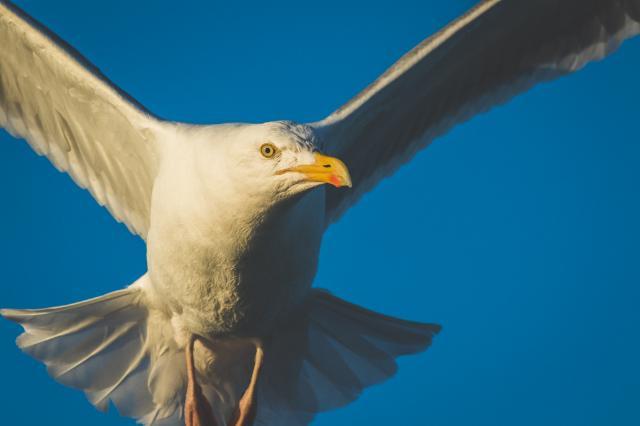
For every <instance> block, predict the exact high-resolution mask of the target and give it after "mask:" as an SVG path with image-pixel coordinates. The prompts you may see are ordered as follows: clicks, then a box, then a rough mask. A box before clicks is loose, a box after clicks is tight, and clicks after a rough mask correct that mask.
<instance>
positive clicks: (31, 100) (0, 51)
mask: <svg viewBox="0 0 640 426" xmlns="http://www.w3.org/2000/svg"><path fill="white" fill-rule="evenodd" d="M0 127H4V128H5V129H7V130H8V131H9V132H10V133H11V134H13V135H14V136H16V137H21V138H24V139H26V140H27V141H28V142H29V144H30V145H31V147H32V148H33V149H34V150H35V151H36V152H37V153H38V154H40V155H46V156H47V157H48V158H49V160H50V161H51V162H52V163H53V164H54V165H55V166H56V168H58V169H59V170H61V171H65V172H68V173H69V174H70V175H71V177H72V178H73V180H74V181H75V182H76V183H77V184H78V185H80V186H81V187H83V188H86V189H88V190H89V191H90V192H91V194H92V195H93V196H94V198H95V199H96V200H97V201H98V203H100V204H101V205H103V206H106V207H107V209H108V210H109V211H110V212H111V214H112V215H113V216H114V217H115V218H116V219H117V220H118V221H121V222H124V223H125V224H126V225H127V227H128V228H129V229H130V230H131V231H132V232H135V233H137V234H138V235H140V236H141V237H142V238H145V237H146V234H147V229H148V222H149V203H150V198H151V189H152V184H153V179H154V177H155V174H156V169H157V164H158V156H159V152H158V146H157V145H158V144H157V136H158V134H159V133H158V132H159V131H160V129H161V128H162V122H160V121H159V120H157V119H155V118H153V117H151V115H149V114H148V113H146V112H145V110H144V109H143V108H142V107H141V106H139V105H138V104H137V103H136V102H135V101H133V100H132V99H130V98H128V96H127V95H126V94H124V93H123V92H121V91H119V90H118V89H117V88H116V87H115V86H114V85H112V84H111V83H110V82H109V81H108V80H107V79H106V77H104V76H103V75H102V74H101V73H100V71H98V70H97V69H96V68H95V67H94V66H92V65H91V64H90V63H89V62H88V61H87V60H85V59H84V58H82V56H80V55H79V54H78V53H77V52H75V51H74V50H73V49H72V48H70V47H69V46H67V45H66V44H65V43H64V42H62V41H61V40H59V39H58V38H57V37H56V36H55V35H53V34H52V33H50V32H49V31H48V30H47V29H46V28H44V27H43V26H42V25H40V24H38V23H36V22H35V21H34V20H33V19H31V18H29V17H28V16H27V15H26V14H25V13H24V12H22V11H21V10H19V9H18V8H17V7H16V6H14V5H11V4H9V3H8V2H5V1H2V0H0Z"/></svg>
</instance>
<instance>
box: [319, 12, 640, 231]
mask: <svg viewBox="0 0 640 426" xmlns="http://www.w3.org/2000/svg"><path fill="white" fill-rule="evenodd" d="M639 32H640V0H483V1H480V2H479V3H478V4H477V6H476V7H474V8H473V9H471V10H470V11H469V12H468V13H466V14H464V15H462V16H461V17H459V18H458V19H457V20H455V21H454V22H452V23H451V24H450V25H448V26H446V27H445V28H444V29H443V30H442V31H440V32H438V33H436V34H435V35H433V36H432V37H429V38H428V39H426V40H424V41H423V42H422V43H420V44H419V45H418V46H416V47H415V48H414V49H413V50H411V51H410V52H408V53H407V54H406V55H404V56H403V57H402V58H401V59H400V60H399V61H398V62H396V63H395V64H394V65H392V66H391V68H389V70H387V71H386V72H385V73H384V74H382V75H381V76H380V77H379V78H378V79H377V80H376V81H374V82H373V83H372V84H371V85H369V87H367V88H366V89H364V90H363V91H362V92H361V93H360V94H358V95H357V96H355V97H354V98H353V99H352V100H351V101H349V102H348V103H346V104H345V105H344V106H342V107H341V108H339V109H338V110H336V111H335V112H334V113H333V114H331V115H329V116H328V117H327V118H325V119H324V120H322V121H319V122H316V123H313V124H312V126H313V127H315V128H316V130H317V132H318V135H319V136H320V138H321V143H322V145H323V146H322V148H323V150H324V151H325V152H326V153H327V154H330V155H333V156H336V157H338V158H340V159H341V160H343V161H344V162H345V163H346V164H347V166H348V167H349V171H350V172H351V177H352V179H353V185H354V186H353V189H352V190H350V191H333V190H328V191H327V214H326V217H327V222H328V223H331V222H333V221H335V220H337V218H338V217H340V215H341V214H342V213H343V212H344V211H345V210H346V209H348V208H349V207H350V206H351V205H353V204H354V203H355V202H356V201H357V200H358V199H359V198H360V197H361V196H362V195H363V194H364V193H365V192H367V191H369V190H370V189H372V188H373V187H374V186H375V185H376V184H377V183H378V182H379V181H380V180H381V179H383V178H385V177H387V176H389V175H390V174H392V173H393V172H395V171H396V170H397V169H398V168H399V167H400V166H401V165H402V164H404V163H405V162H407V161H409V160H410V159H411V158H412V157H413V155H415V154H416V153H417V152H418V151H419V150H421V149H422V148H424V147H426V146H427V145H428V144H429V143H430V142H431V141H433V140H434V139H435V138H437V137H438V136H440V135H442V134H444V133H445V132H447V131H448V130H449V129H451V128H452V127H453V126H455V125H456V124H458V123H461V122H463V121H465V120H467V119H469V118H471V117H473V116H474V115H476V114H479V113H481V112H483V111H486V110H488V109H490V108H491V107H493V106H495V105H497V104H500V103H502V102H505V101H507V100H508V99H510V98H511V97H513V96H515V95H517V94H518V93H521V92H523V91H525V90H527V89H529V88H530V87H532V86H533V85H535V84H537V83H540V82H542V81H546V80H550V79H552V78H555V77H559V76H561V75H565V74H568V73H571V72H573V71H576V70H578V69H580V68H582V67H583V66H584V65H585V64H587V63H588V62H590V61H594V60H598V59H602V58H603V57H605V56H606V55H607V54H609V53H611V52H612V51H613V50H615V48H616V47H617V46H618V45H619V44H620V43H621V42H622V41H624V40H625V39H627V38H629V37H632V36H634V35H636V34H638V33H639Z"/></svg>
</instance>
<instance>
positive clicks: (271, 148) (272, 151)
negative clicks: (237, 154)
mask: <svg viewBox="0 0 640 426" xmlns="http://www.w3.org/2000/svg"><path fill="white" fill-rule="evenodd" d="M277 151H278V149H277V148H276V147H275V145H274V144H272V143H265V144H263V145H262V146H261V147H260V154H262V156H263V157H265V158H272V157H273V156H274V155H276V152H277Z"/></svg>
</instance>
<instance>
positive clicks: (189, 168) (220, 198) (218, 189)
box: [0, 0, 640, 426]
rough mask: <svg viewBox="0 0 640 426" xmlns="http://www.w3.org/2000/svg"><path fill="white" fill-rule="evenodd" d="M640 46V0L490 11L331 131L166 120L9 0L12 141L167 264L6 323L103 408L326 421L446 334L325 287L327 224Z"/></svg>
mask: <svg viewBox="0 0 640 426" xmlns="http://www.w3.org/2000/svg"><path fill="white" fill-rule="evenodd" d="M639 32H640V0H535V1H534V0H487V1H482V2H480V3H478V4H477V5H476V6H475V7H474V8H472V9H471V10H470V11H469V12H467V13H466V14H464V15H463V16H461V17H460V18H458V19H457V20H455V21H454V22H452V23H451V24H450V25H448V26H446V27H445V28H444V29H443V30H441V31H440V32H438V33H437V34H435V35H433V36H432V37H430V38H428V39H426V40H425V41H424V42H422V43H420V44H419V45H418V46H416V47H415V48H414V49H413V50H411V51H410V52H408V53H407V54H406V55H405V56H404V57H402V58H401V59H400V60H399V61H398V62H397V63H396V64H394V65H393V66H392V67H391V68H390V69H389V70H388V71H386V72H385V73H384V74H383V75H382V76H380V77H379V78H378V79H377V80H376V81H374V82H373V83H372V84H371V85H370V86H369V87H367V88H365V89H364V90H363V91H362V92H361V93H360V94H358V95H357V96H356V97H354V98H353V99H352V100H350V101H349V102H347V103H346V104H345V105H344V106H343V107H341V108H340V109H338V110H337V111H335V112H333V113H332V114H330V115H329V116H328V117H326V118H324V119H322V120H320V121H317V122H313V123H306V124H304V123H294V122H291V121H275V122H268V123H260V124H248V123H232V124H219V125H208V126H196V125H189V124H185V123H176V122H171V121H167V120H162V119H160V118H158V117H156V116H154V115H153V114H152V113H151V112H149V111H148V110H146V109H145V108H144V107H142V106H141V105H140V104H139V103H137V102H136V101H135V100H133V99H132V98H131V97H129V96H128V95H126V94H125V93H124V92H123V91H121V90H120V89H118V88H117V87H116V86H115V85H114V84H112V83H111V82H110V81H109V80H108V79H107V78H106V77H105V76H104V75H102V74H101V73H100V71H99V70H98V69H96V68H95V67H94V66H93V65H91V64H90V63H89V62H88V61H87V60H86V59H84V58H83V57H82V56H81V55H80V54H79V53H77V52H75V51H74V50H73V49H72V48H71V47H69V46H68V45H66V44H65V43H64V42H63V41H61V40H60V39H59V38H58V37H56V36H55V35H54V34H52V33H51V32H50V31H48V30H47V29H46V28H44V27H43V26H42V25H40V24H38V23H37V22H36V21H35V20H33V19H32V18H30V17H29V16H28V15H27V14H26V13H24V12H23V11H21V10H20V9H19V8H17V7H16V6H15V5H12V4H11V3H9V2H6V1H0V46H2V47H1V48H0V125H1V126H2V127H4V128H5V129H6V130H7V131H9V132H10V133H11V134H13V135H14V136H16V137H18V138H22V139H25V140H26V141H27V142H28V143H29V144H30V146H31V147H32V148H33V149H34V150H35V151H36V152H37V153H38V154H41V155H45V156H47V158H49V159H50V160H51V162H52V163H53V165H54V166H55V167H57V168H58V169H59V170H61V171H64V172H67V173H68V174H69V175H70V176H71V178H72V179H73V180H74V181H75V182H76V183H77V184H78V185H79V186H81V187H83V188H86V189H87V190H88V191H89V192H90V193H91V194H92V195H93V197H94V198H95V199H96V201H97V202H98V203H99V204H100V205H103V206H105V207H106V208H107V209H108V210H109V212H110V213H111V214H112V215H113V217H114V218H115V219H116V220H118V221H120V222H122V223H124V224H125V225H126V226H127V227H128V228H129V230H131V232H133V233H135V234H137V235H139V236H140V237H141V238H142V239H143V240H145V242H146V244H147V264H148V271H147V273H145V274H144V275H143V276H142V277H140V278H139V279H138V280H137V281H135V282H134V283H133V284H131V285H130V286H128V287H127V288H125V289H122V290H116V291H114V292H112V293H109V294H106V295H103V296H99V297H96V298H94V299H90V300H86V301H82V302H79V303H75V304H71V305H67V306H61V307H54V308H47V309H36V310H18V309H3V310H2V311H0V313H1V314H2V315H3V316H4V317H5V318H7V319H10V320H12V321H15V322H17V323H19V324H20V325H22V327H23V328H24V333H23V334H22V335H20V336H19V338H18V341H17V343H18V346H19V347H20V348H21V349H22V350H23V351H24V352H26V353H27V354H29V355H31V356H33V357H34V358H36V359H38V360H40V361H42V362H43V363H44V364H45V365H46V366H47V369H48V372H49V373H50V375H51V376H52V377H53V378H55V379H56V380H58V381H59V382H61V383H63V384H65V385H68V386H71V387H74V388H77V389H80V390H83V391H84V392H85V393H86V395H87V397H88V399H89V401H90V402H91V403H92V404H93V405H95V406H96V407H97V408H98V409H101V410H106V409H107V408H108V407H109V405H110V404H113V405H115V407H116V408H117V409H118V411H119V413H120V414H121V415H124V416H127V417H132V418H134V419H136V420H137V421H139V422H140V423H142V424H147V425H151V424H155V425H179V424H183V423H184V424H186V425H188V426H199V425H229V424H230V425H235V426H240V425H249V424H251V423H253V424H269V425H304V424H307V423H309V422H310V421H311V420H312V419H313V417H314V416H315V414H316V413H318V412H321V411H326V410H329V409H333V408H336V407H339V406H343V405H345V404H347V403H349V402H351V401H353V400H355V399H356V398H357V397H358V396H359V395H360V394H361V392H362V391H363V389H364V388H366V387H368V386H370V385H373V384H375V383H379V382H381V381H383V380H385V379H387V378H389V377H391V376H392V375H393V374H395V372H396V368H397V365H396V361H395V359H396V358H397V357H398V356H400V355H406V354H412V353H416V352H419V351H422V350H424V349H426V348H427V347H428V346H429V345H430V344H431V341H432V339H433V337H434V336H435V335H436V334H437V333H438V332H439V331H440V327H439V326H438V325H436V324H425V323H418V322H412V321H405V320H401V319H397V318H392V317H388V316H385V315H382V314H379V313H376V312H373V311H370V310H367V309H364V308H362V307H359V306H357V305H353V304H351V303H349V302H346V301H344V300H341V299H339V298H338V297H336V296H334V295H332V294H330V293H328V292H327V291H324V290H321V289H315V288H312V282H313V278H314V275H315V272H316V269H317V259H318V251H319V247H320V243H321V239H322V235H323V233H324V231H325V230H326V229H327V227H329V226H330V225H331V224H332V223H333V222H335V221H337V220H338V219H339V218H340V217H341V215H342V214H343V213H344V212H345V211H346V210H347V209H348V208H349V207H350V206H352V205H353V204H354V203H356V202H357V201H358V199H359V198H360V197H361V196H362V195H363V194H364V193H366V192H367V191H369V190H371V189H372V188H373V187H374V186H375V185H376V184H377V183H378V182H379V181H380V180H382V179H384V178H385V177H387V176H389V175H390V174H392V173H393V172H394V171H395V170H397V169H398V168H399V167H400V166H401V165H402V164H404V163H406V162H407V161H409V160H410V159H411V158H412V157H413V156H414V155H415V154H416V153H417V152H418V151H419V150H421V149H423V148H425V147H426V146H428V145H429V143H430V142H431V141H433V140H434V139H436V138H437V137H438V136H440V135H442V134H444V133H445V132H447V131H448V130H449V129H450V128H452V127H453V126H454V125H456V124H458V123H460V122H463V121H465V120H468V119H469V118H471V117H472V116H474V115H476V114H479V113H481V112H484V111H486V110H488V109H490V108H491V107H492V106H495V105H497V104H500V103H502V102H505V101H507V100H509V99H510V98H511V97H513V96H515V95H517V94H518V93H521V92H523V91H525V90H527V89H528V88H530V87H532V86H533V85H535V84H537V83H540V82H544V81H548V80H551V79H553V78H557V77H560V76H562V75H565V74H569V73H571V72H574V71H577V70H579V69H581V68H582V67H584V66H585V65H586V64H587V63H588V62H590V61H594V60H599V59H602V58H604V57H605V56H606V55H608V54H609V53H611V52H613V51H614V50H615V49H616V48H617V47H618V46H619V45H620V44H621V43H622V42H623V41H624V40H625V39H627V38H629V37H632V36H634V35H636V34H638V33H639ZM381 285H385V283H381Z"/></svg>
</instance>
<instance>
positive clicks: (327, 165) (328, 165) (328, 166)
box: [322, 164, 331, 169]
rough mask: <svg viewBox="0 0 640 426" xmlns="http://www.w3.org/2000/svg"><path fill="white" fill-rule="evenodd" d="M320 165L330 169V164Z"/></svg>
mask: <svg viewBox="0 0 640 426" xmlns="http://www.w3.org/2000/svg"><path fill="white" fill-rule="evenodd" d="M322 167H324V168H325V169H330V168H331V164H323V165H322Z"/></svg>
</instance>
